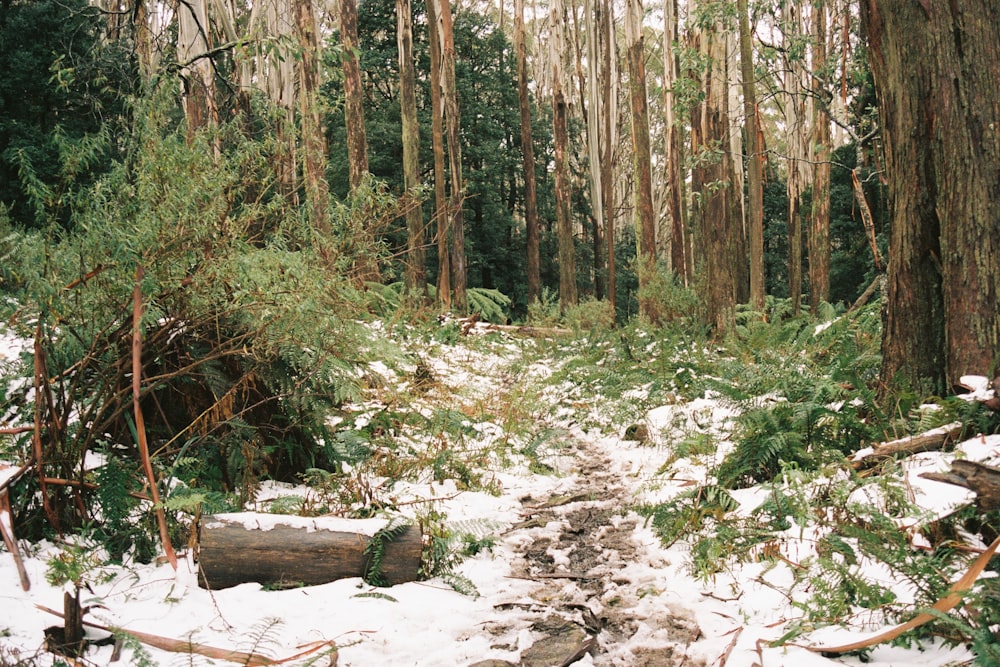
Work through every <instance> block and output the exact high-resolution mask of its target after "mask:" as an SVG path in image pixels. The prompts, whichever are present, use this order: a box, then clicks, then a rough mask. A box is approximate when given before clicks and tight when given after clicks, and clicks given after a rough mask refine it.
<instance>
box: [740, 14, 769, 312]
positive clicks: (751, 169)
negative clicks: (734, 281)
mask: <svg viewBox="0 0 1000 667" xmlns="http://www.w3.org/2000/svg"><path fill="white" fill-rule="evenodd" d="M737 11H738V12H739V21H740V70H741V74H742V79H743V120H744V128H745V130H744V132H745V134H746V147H747V150H746V154H747V157H746V159H747V199H748V201H747V227H748V228H749V237H750V248H749V256H750V305H751V306H752V307H753V308H754V309H755V310H757V311H759V312H763V310H764V174H763V165H762V162H763V160H762V159H761V158H762V156H761V149H760V134H759V133H760V124H759V121H758V118H757V82H756V76H755V74H754V67H753V43H752V40H751V35H750V15H749V10H748V7H747V0H739V7H738V9H737Z"/></svg>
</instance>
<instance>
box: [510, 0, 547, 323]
mask: <svg viewBox="0 0 1000 667" xmlns="http://www.w3.org/2000/svg"><path fill="white" fill-rule="evenodd" d="M514 5H515V6H514V50H515V52H516V58H517V101H518V107H519V108H520V110H521V158H522V162H521V164H522V166H523V171H524V224H525V233H526V235H527V246H528V247H527V253H528V258H527V259H528V266H527V268H528V303H529V304H532V303H535V302H536V301H538V299H539V298H540V296H541V294H542V279H541V270H540V268H539V249H538V197H537V196H536V193H535V149H534V142H533V139H532V132H531V100H530V98H529V96H528V53H527V47H526V46H525V43H524V0H515V2H514Z"/></svg>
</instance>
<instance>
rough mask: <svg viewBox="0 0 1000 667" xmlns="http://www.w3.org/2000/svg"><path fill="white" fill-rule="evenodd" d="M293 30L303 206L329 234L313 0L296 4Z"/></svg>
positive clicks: (317, 40) (322, 230)
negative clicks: (297, 90)
mask: <svg viewBox="0 0 1000 667" xmlns="http://www.w3.org/2000/svg"><path fill="white" fill-rule="evenodd" d="M295 10H296V27H297V33H298V35H297V36H298V43H299V49H300V51H301V53H300V55H299V59H298V69H299V107H300V112H299V122H300V124H301V127H302V131H301V133H302V176H303V179H304V180H305V191H306V205H307V206H308V207H309V216H310V218H311V220H312V224H313V226H314V227H315V228H316V229H318V230H319V231H320V232H324V233H327V232H329V230H330V224H329V217H328V211H327V209H328V207H329V199H330V188H329V185H328V184H327V182H326V134H325V133H324V132H323V121H322V118H321V114H320V108H319V104H320V101H319V65H320V63H319V39H318V37H317V33H316V15H315V13H314V11H313V5H312V0H296V2H295Z"/></svg>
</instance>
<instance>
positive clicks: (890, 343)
mask: <svg viewBox="0 0 1000 667" xmlns="http://www.w3.org/2000/svg"><path fill="white" fill-rule="evenodd" d="M998 12H1000V2H998V1H997V0H988V1H987V2H971V1H969V0H952V1H951V2H947V3H933V2H925V3H911V2H905V1H902V0H879V1H878V2H876V1H875V0H863V1H862V3H861V17H862V22H863V26H864V28H865V30H866V33H867V36H868V43H869V62H870V64H871V69H872V75H873V76H874V79H875V84H876V90H877V93H878V101H879V112H880V116H881V121H882V125H883V130H882V132H883V138H884V145H885V154H886V170H887V173H888V176H889V196H890V210H891V215H892V233H891V236H890V245H889V274H888V290H889V291H888V297H887V304H886V310H887V313H886V322H885V327H884V330H883V340H882V380H883V382H884V383H886V384H887V385H889V384H892V385H897V383H898V385H902V386H904V387H905V386H910V387H927V388H929V389H930V390H932V391H942V390H944V389H945V388H946V385H947V384H955V383H956V382H957V381H958V379H959V378H960V377H961V376H962V375H964V374H976V375H984V374H989V375H991V376H992V374H993V373H995V372H996V367H995V364H996V363H997V361H996V360H997V358H998V353H1000V272H998V271H997V266H1000V224H997V210H1000V133H998V132H997V131H996V130H995V128H996V127H998V126H1000V107H998V105H997V101H996V100H997V98H996V82H997V81H998V80H1000V61H998V59H997V58H996V54H997V53H998V52H1000V31H998V30H997V25H996V23H995V21H992V20H991V19H990V18H989V17H994V16H996V15H997V13H998ZM898 385H897V386H898Z"/></svg>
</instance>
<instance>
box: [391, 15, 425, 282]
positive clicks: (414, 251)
mask: <svg viewBox="0 0 1000 667" xmlns="http://www.w3.org/2000/svg"><path fill="white" fill-rule="evenodd" d="M396 43H397V47H398V50H399V107H400V120H401V121H402V133H403V137H402V138H403V187H404V188H405V189H406V191H407V192H408V193H412V192H413V191H414V190H416V188H418V187H419V186H420V125H419V124H418V122H417V94H416V77H415V75H414V71H413V10H412V7H411V4H410V0H396ZM405 280H406V289H407V291H408V292H409V293H410V294H418V293H422V294H424V295H425V296H426V292H427V270H426V257H425V254H424V214H423V208H421V207H420V206H411V207H410V209H409V210H408V211H407V213H406V274H405Z"/></svg>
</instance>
